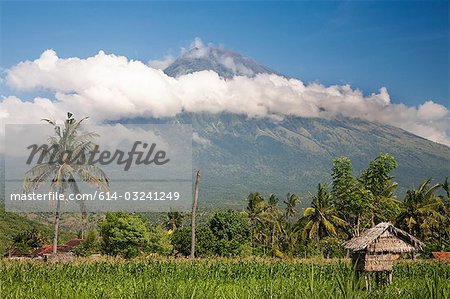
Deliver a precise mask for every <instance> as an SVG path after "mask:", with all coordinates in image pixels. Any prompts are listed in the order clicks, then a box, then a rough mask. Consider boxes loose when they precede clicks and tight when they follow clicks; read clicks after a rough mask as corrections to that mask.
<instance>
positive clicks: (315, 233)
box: [302, 184, 347, 241]
mask: <svg viewBox="0 0 450 299" xmlns="http://www.w3.org/2000/svg"><path fill="white" fill-rule="evenodd" d="M303 219H304V220H305V222H306V224H305V227H304V228H303V231H302V238H303V239H306V238H309V239H314V240H316V241H319V240H320V239H321V238H323V237H326V236H337V234H338V229H339V228H342V227H345V226H346V225H347V222H345V220H343V219H341V218H339V217H338V216H337V212H336V210H335V208H334V207H333V206H332V202H331V195H330V193H329V192H328V190H327V189H326V187H325V186H324V185H322V184H319V185H318V187H317V193H316V194H315V195H314V196H312V202H311V206H310V207H307V208H305V209H304V211H303Z"/></svg>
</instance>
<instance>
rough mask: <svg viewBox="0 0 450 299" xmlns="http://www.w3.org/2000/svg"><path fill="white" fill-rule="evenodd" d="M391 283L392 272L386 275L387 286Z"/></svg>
mask: <svg viewBox="0 0 450 299" xmlns="http://www.w3.org/2000/svg"><path fill="white" fill-rule="evenodd" d="M391 283H392V271H389V274H388V284H391Z"/></svg>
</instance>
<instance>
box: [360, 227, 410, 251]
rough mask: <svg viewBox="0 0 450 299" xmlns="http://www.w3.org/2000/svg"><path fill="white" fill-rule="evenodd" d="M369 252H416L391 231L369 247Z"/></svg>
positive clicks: (386, 232)
mask: <svg viewBox="0 0 450 299" xmlns="http://www.w3.org/2000/svg"><path fill="white" fill-rule="evenodd" d="M367 251H368V252H371V253H381V252H397V253H401V252H411V251H414V247H413V246H411V245H410V244H408V243H406V242H405V241H403V240H402V239H400V238H399V237H398V236H395V235H394V234H392V233H391V232H389V231H385V232H384V233H383V234H381V235H380V237H378V238H377V239H376V240H375V241H374V242H372V243H371V244H370V245H369V246H368V247H367Z"/></svg>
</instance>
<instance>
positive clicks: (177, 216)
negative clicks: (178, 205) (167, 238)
mask: <svg viewBox="0 0 450 299" xmlns="http://www.w3.org/2000/svg"><path fill="white" fill-rule="evenodd" d="M183 218H184V215H183V214H182V213H180V212H168V213H167V220H166V228H167V229H168V230H171V231H174V230H176V229H177V228H180V227H182V226H183Z"/></svg>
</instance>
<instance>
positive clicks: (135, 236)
mask: <svg viewBox="0 0 450 299" xmlns="http://www.w3.org/2000/svg"><path fill="white" fill-rule="evenodd" d="M100 231H101V235H102V242H101V247H102V251H103V253H105V254H108V255H113V256H117V255H120V256H123V257H125V258H131V257H134V256H137V255H139V253H140V252H141V251H142V252H143V251H144V250H145V247H146V246H147V245H148V242H149V232H148V228H147V223H146V222H145V221H144V220H143V219H142V218H141V217H139V216H137V215H131V214H126V213H124V212H117V213H107V214H106V217H105V220H103V221H102V222H100Z"/></svg>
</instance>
